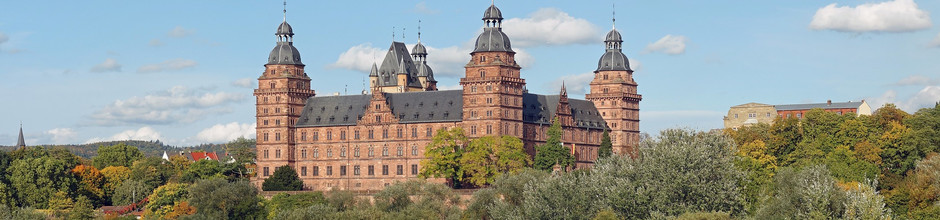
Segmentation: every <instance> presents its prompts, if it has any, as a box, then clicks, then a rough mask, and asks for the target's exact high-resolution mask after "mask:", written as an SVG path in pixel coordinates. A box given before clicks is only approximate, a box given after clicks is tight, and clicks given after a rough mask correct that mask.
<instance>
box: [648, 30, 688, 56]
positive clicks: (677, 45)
mask: <svg viewBox="0 0 940 220" xmlns="http://www.w3.org/2000/svg"><path fill="white" fill-rule="evenodd" d="M688 41H689V39H688V38H687V37H685V36H682V35H676V36H673V35H671V34H667V35H666V36H664V37H663V38H660V39H659V40H658V41H656V42H654V43H651V44H648V45H646V50H645V51H644V52H646V53H652V52H662V53H665V54H670V55H677V54H682V53H685V44H686V43H687V42H688Z"/></svg>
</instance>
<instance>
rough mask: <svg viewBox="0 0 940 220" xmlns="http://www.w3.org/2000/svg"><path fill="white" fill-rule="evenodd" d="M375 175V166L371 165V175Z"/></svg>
mask: <svg viewBox="0 0 940 220" xmlns="http://www.w3.org/2000/svg"><path fill="white" fill-rule="evenodd" d="M373 175H375V166H373V165H369V176H373Z"/></svg>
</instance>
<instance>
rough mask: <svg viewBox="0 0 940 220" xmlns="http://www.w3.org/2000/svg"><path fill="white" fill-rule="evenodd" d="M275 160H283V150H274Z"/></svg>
mask: <svg viewBox="0 0 940 220" xmlns="http://www.w3.org/2000/svg"><path fill="white" fill-rule="evenodd" d="M274 158H281V150H274Z"/></svg>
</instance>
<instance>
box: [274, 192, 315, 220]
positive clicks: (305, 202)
mask: <svg viewBox="0 0 940 220" xmlns="http://www.w3.org/2000/svg"><path fill="white" fill-rule="evenodd" d="M312 205H325V206H329V202H328V201H327V200H326V196H323V193H322V192H305V193H298V194H293V195H291V194H287V193H278V194H276V195H274V196H273V197H271V200H267V201H265V205H264V208H265V209H266V210H267V213H268V219H278V218H276V217H277V214H278V213H280V212H283V211H289V210H294V209H299V208H304V207H309V206H312Z"/></svg>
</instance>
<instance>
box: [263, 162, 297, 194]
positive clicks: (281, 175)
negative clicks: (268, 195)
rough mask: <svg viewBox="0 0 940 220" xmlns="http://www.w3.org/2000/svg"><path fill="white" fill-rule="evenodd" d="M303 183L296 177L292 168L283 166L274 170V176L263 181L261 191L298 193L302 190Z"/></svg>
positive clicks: (295, 172)
mask: <svg viewBox="0 0 940 220" xmlns="http://www.w3.org/2000/svg"><path fill="white" fill-rule="evenodd" d="M303 187H304V182H303V181H301V180H300V177H299V176H297V171H296V170H294V168H293V167H291V166H288V165H284V166H281V167H278V168H277V169H274V175H271V177H268V178H267V179H264V183H262V184H261V189H262V190H264V191H298V190H302V189H303Z"/></svg>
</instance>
